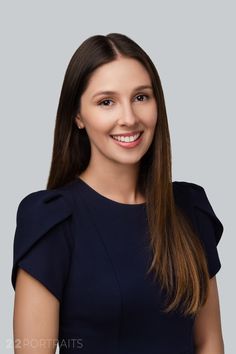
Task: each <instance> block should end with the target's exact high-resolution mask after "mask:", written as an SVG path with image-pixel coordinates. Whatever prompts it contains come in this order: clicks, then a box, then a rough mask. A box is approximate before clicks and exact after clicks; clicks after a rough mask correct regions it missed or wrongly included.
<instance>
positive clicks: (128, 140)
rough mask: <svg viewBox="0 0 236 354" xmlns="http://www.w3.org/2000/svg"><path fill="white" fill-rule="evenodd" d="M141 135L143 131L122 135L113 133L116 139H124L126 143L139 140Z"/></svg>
mask: <svg viewBox="0 0 236 354" xmlns="http://www.w3.org/2000/svg"><path fill="white" fill-rule="evenodd" d="M140 135H141V133H138V134H135V135H131V136H122V135H119V136H114V135H112V138H113V139H115V140H118V141H123V142H125V143H129V142H132V141H135V140H137V139H138V138H139V137H140Z"/></svg>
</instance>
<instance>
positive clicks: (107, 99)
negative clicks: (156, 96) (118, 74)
mask: <svg viewBox="0 0 236 354" xmlns="http://www.w3.org/2000/svg"><path fill="white" fill-rule="evenodd" d="M139 96H145V97H146V98H147V99H149V96H148V95H144V94H139V95H137V96H136V97H139ZM106 101H112V100H111V99H109V98H106V99H105V100H102V101H101V102H99V103H98V105H99V106H104V107H110V105H103V103H104V102H106ZM139 102H143V101H139Z"/></svg>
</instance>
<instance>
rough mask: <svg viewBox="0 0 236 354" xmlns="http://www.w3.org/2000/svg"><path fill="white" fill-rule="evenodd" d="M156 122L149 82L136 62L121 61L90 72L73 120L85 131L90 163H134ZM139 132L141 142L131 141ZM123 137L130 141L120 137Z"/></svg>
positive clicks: (144, 148)
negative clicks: (87, 138) (89, 149)
mask: <svg viewBox="0 0 236 354" xmlns="http://www.w3.org/2000/svg"><path fill="white" fill-rule="evenodd" d="M140 86H149V87H147V88H144V87H143V88H139V87H140ZM104 91H109V92H104ZM102 92H103V93H102ZM156 122H157V105H156V100H155V97H154V95H153V91H152V85H151V80H150V77H149V74H148V72H147V71H146V69H145V68H144V67H143V66H142V64H141V63H140V62H139V61H137V60H135V59H132V58H123V57H122V58H119V59H117V60H115V61H113V62H110V63H108V64H104V65H102V66H101V67H99V68H98V69H96V70H95V71H94V73H93V74H92V76H91V78H90V81H89V84H88V87H87V89H86V90H85V92H84V93H83V95H82V96H81V101H80V112H79V114H78V115H77V117H76V124H77V125H78V126H80V127H83V128H85V129H86V131H87V134H88V137H89V140H90V144H91V160H92V161H93V163H94V162H95V161H96V163H99V165H100V166H101V164H102V163H103V162H106V163H107V162H110V163H116V164H136V163H138V162H139V161H140V159H141V158H142V156H143V155H144V154H145V153H146V151H147V150H148V148H149V146H150V144H151V142H152V139H153V135H154V129H155V125H156ZM139 132H142V135H141V138H140V139H139V138H138V140H136V141H133V140H135V139H136V138H137V137H138V136H137V134H139ZM127 133H128V134H129V135H131V137H130V138H127V136H126V138H125V137H124V134H127ZM78 134H79V132H78ZM112 135H116V136H119V138H118V137H117V139H119V140H123V142H122V141H117V140H115V139H114V138H113V137H112ZM124 140H125V141H124ZM104 159H105V160H104ZM90 162H91V161H90Z"/></svg>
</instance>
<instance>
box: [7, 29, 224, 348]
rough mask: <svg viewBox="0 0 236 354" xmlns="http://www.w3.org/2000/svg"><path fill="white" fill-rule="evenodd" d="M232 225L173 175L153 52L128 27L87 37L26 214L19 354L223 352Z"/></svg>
mask: <svg viewBox="0 0 236 354" xmlns="http://www.w3.org/2000/svg"><path fill="white" fill-rule="evenodd" d="M222 232H223V225H222V224H221V222H220V220H219V219H218V218H217V217H216V215H215V213H214V211H213V209H212V207H211V204H210V202H209V200H208V198H207V195H206V193H205V191H204V189H203V187H202V186H200V185H198V184H195V183H191V182H184V181H174V182H172V174H171V148H170V137H169V130H168V123H167V114H166V108H165V102H164V95H163V91H162V86H161V81H160V78H159V76H158V73H157V71H156V68H155V66H154V64H153V63H152V61H151V59H150V58H149V56H148V55H147V54H146V53H145V52H144V51H143V50H142V49H141V48H140V47H139V46H138V45H137V44H136V43H135V42H134V41H133V40H131V39H130V38H128V37H127V36H125V35H122V34H119V33H110V34H108V35H107V36H102V35H96V36H92V37H90V38H88V39H87V40H85V41H84V42H83V43H82V44H81V46H80V47H79V48H78V49H77V50H76V52H75V53H74V55H73V57H72V58H71V60H70V63H69V65H68V68H67V71H66V74H65V78H64V83H63V87H62V91H61V96H60V101H59V106H58V111H57V118H56V126H55V133H54V146H53V156H52V163H51V169H50V174H49V178H48V183H47V189H45V190H39V191H36V192H32V193H30V194H29V195H27V196H26V197H25V198H24V199H23V200H22V201H21V203H20V204H19V207H18V211H17V227H16V233H15V239H14V261H13V263H14V264H13V269H12V285H13V287H14V289H15V305H14V338H15V341H16V343H18V347H17V346H16V347H15V352H16V353H37V354H38V353H48V354H49V353H54V352H55V348H56V344H57V340H58V344H59V348H60V353H61V354H64V353H66V354H69V353H90V354H91V353H103V354H105V353H109V354H111V353H122V354H126V353H128V354H131V353H136V354H138V353H145V354H146V353H148V354H152V353H155V354H157V353H160V354H184V353H185V354H192V353H198V354H206V353H223V350H224V349H223V347H224V345H223V338H222V330H221V323H220V309H219V299H218V291H217V283H216V273H217V272H218V271H219V269H220V267H221V263H220V259H219V255H218V252H217V247H216V246H217V244H218V242H219V240H220V238H221V235H222ZM25 338H27V339H28V340H27V341H24V339H25ZM17 340H18V342H17Z"/></svg>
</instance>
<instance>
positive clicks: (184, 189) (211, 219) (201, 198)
mask: <svg viewBox="0 0 236 354" xmlns="http://www.w3.org/2000/svg"><path fill="white" fill-rule="evenodd" d="M173 191H174V198H175V201H176V204H177V205H179V206H180V207H181V208H182V209H183V210H185V211H186V213H187V214H188V215H189V216H190V217H191V218H192V220H193V223H194V222H195V223H196V224H198V228H201V229H202V232H203V224H204V225H206V223H208V224H211V226H212V228H213V230H214V235H215V241H216V244H218V242H219V240H220V238H221V236H222V233H223V230H224V227H223V224H222V223H221V221H220V220H219V218H218V217H217V216H216V213H215V210H214V209H215V208H213V206H212V202H211V201H210V199H209V197H208V193H207V192H206V190H205V188H204V187H203V186H202V185H200V184H197V183H194V182H188V181H174V182H173ZM205 229H206V228H205Z"/></svg>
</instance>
